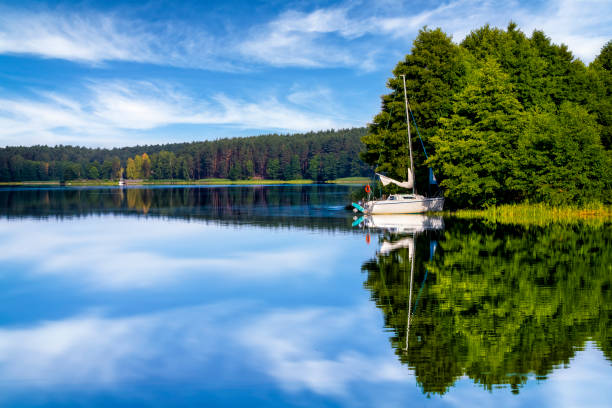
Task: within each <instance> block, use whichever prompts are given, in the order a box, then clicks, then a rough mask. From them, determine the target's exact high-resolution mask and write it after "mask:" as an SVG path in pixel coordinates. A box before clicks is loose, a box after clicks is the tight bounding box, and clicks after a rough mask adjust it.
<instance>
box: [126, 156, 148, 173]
mask: <svg viewBox="0 0 612 408" xmlns="http://www.w3.org/2000/svg"><path fill="white" fill-rule="evenodd" d="M143 163H144V161H143V158H142V156H141V155H139V154H137V155H136V156H134V178H136V179H141V178H142V174H143V171H142V165H143ZM126 167H127V166H126ZM126 171H127V169H126Z"/></svg>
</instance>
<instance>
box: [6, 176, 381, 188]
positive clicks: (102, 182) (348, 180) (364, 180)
mask: <svg viewBox="0 0 612 408" xmlns="http://www.w3.org/2000/svg"><path fill="white" fill-rule="evenodd" d="M124 181H125V185H126V186H142V185H270V184H296V185H298V184H365V183H367V182H368V181H369V179H368V178H360V177H347V178H341V179H336V180H327V181H324V182H320V183H318V182H316V181H313V180H308V179H297V180H265V179H257V180H230V179H200V180H138V181H130V180H129V179H124ZM60 185H65V186H85V187H86V186H117V185H118V180H70V181H66V182H65V184H61V183H60V181H59V180H53V181H6V182H0V187H1V186H60Z"/></svg>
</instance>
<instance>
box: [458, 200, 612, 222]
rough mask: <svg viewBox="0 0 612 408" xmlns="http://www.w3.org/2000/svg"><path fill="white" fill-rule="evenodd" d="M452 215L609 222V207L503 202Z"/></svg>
mask: <svg viewBox="0 0 612 408" xmlns="http://www.w3.org/2000/svg"><path fill="white" fill-rule="evenodd" d="M450 215H451V216H454V217H457V218H462V219H484V220H486V221H489V222H492V223H498V224H517V225H523V226H547V225H550V224H578V223H583V224H589V225H592V226H602V225H604V224H606V223H610V222H612V208H611V207H610V206H605V205H603V204H592V205H587V206H583V207H577V206H561V207H556V206H551V205H547V204H506V205H500V206H497V207H489V208H486V209H483V210H458V211H455V212H453V213H450Z"/></svg>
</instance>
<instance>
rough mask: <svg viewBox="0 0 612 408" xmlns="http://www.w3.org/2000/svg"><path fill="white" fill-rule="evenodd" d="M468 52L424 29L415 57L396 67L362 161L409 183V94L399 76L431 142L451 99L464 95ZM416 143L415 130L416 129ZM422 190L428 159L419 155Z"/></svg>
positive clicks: (367, 136) (445, 38)
mask: <svg viewBox="0 0 612 408" xmlns="http://www.w3.org/2000/svg"><path fill="white" fill-rule="evenodd" d="M465 54H466V53H465V52H463V50H461V48H460V47H459V46H457V45H456V44H453V42H452V40H451V38H450V37H449V36H447V35H446V34H444V33H443V32H442V31H441V30H440V29H436V30H428V29H423V30H421V31H420V32H419V35H418V36H417V38H416V39H415V41H414V45H413V48H412V52H411V54H409V55H407V56H406V59H405V60H404V61H401V62H400V63H398V64H397V66H396V67H395V69H394V71H393V74H394V77H393V78H390V79H389V80H388V82H387V86H388V87H389V88H390V89H391V90H392V93H390V94H388V95H385V96H383V97H382V111H381V113H379V114H378V115H376V117H375V118H374V121H373V123H372V124H370V126H369V127H368V133H367V135H366V136H364V137H363V138H362V141H363V143H364V145H365V146H366V150H365V151H364V152H363V153H362V155H361V158H362V159H363V160H364V161H365V162H366V163H368V164H371V165H373V166H376V171H377V172H385V173H387V175H389V176H390V177H393V178H397V179H405V178H406V175H407V169H408V168H409V151H408V146H407V129H406V111H405V105H404V90H403V83H402V80H401V77H400V75H402V74H404V75H406V89H407V93H408V97H409V99H410V104H411V107H412V110H413V111H414V114H415V119H416V120H417V122H418V124H419V130H420V133H421V136H422V137H423V139H424V140H425V142H427V141H428V140H429V138H430V137H431V136H432V135H433V134H434V133H435V131H436V129H437V122H438V119H439V118H440V117H445V116H447V115H449V114H450V112H451V110H452V101H451V98H452V95H453V94H454V92H456V91H457V90H459V89H461V87H462V83H463V81H464V77H465V75H466V72H467V70H468V64H467V63H466V62H465V61H464V60H465ZM412 134H413V137H415V138H414V139H413V143H414V142H415V141H416V128H414V127H412ZM414 154H415V161H416V170H415V172H416V174H417V186H418V188H419V189H424V188H425V186H426V185H427V175H426V172H425V171H423V169H424V167H423V162H424V160H425V156H424V155H423V153H422V152H421V151H420V150H419V149H415V151H414Z"/></svg>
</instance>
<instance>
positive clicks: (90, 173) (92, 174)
mask: <svg viewBox="0 0 612 408" xmlns="http://www.w3.org/2000/svg"><path fill="white" fill-rule="evenodd" d="M87 177H88V178H89V179H91V180H97V179H99V178H100V173H99V172H98V168H97V167H96V166H95V165H93V164H91V165H90V166H89V169H88V170H87Z"/></svg>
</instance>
